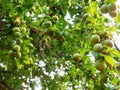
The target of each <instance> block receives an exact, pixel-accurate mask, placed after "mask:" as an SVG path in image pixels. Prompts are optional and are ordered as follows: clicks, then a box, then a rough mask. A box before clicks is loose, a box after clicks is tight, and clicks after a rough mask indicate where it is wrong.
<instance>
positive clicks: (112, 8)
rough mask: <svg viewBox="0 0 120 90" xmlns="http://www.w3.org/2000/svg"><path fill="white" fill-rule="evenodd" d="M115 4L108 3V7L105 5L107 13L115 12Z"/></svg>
mask: <svg viewBox="0 0 120 90" xmlns="http://www.w3.org/2000/svg"><path fill="white" fill-rule="evenodd" d="M116 8H117V7H116V4H115V3H109V4H108V5H107V9H108V11H109V12H114V11H115V10H116Z"/></svg>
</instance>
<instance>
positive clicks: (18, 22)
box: [14, 18, 21, 26]
mask: <svg viewBox="0 0 120 90" xmlns="http://www.w3.org/2000/svg"><path fill="white" fill-rule="evenodd" d="M20 23H21V21H20V18H17V19H15V21H14V24H15V25H16V26H19V25H20Z"/></svg>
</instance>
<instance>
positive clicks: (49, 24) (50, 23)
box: [44, 21, 52, 27]
mask: <svg viewBox="0 0 120 90" xmlns="http://www.w3.org/2000/svg"><path fill="white" fill-rule="evenodd" d="M44 25H45V26H47V27H52V22H51V21H46V22H45V23H44Z"/></svg>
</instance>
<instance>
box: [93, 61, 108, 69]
mask: <svg viewBox="0 0 120 90" xmlns="http://www.w3.org/2000/svg"><path fill="white" fill-rule="evenodd" d="M95 67H96V69H97V70H99V71H104V70H105V69H106V67H107V64H106V62H105V61H104V60H101V59H100V60H96V62H95Z"/></svg>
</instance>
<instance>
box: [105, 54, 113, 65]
mask: <svg viewBox="0 0 120 90" xmlns="http://www.w3.org/2000/svg"><path fill="white" fill-rule="evenodd" d="M103 56H104V59H105V61H106V62H107V64H109V65H110V66H112V67H114V66H115V61H114V59H113V57H111V56H107V55H103Z"/></svg>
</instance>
